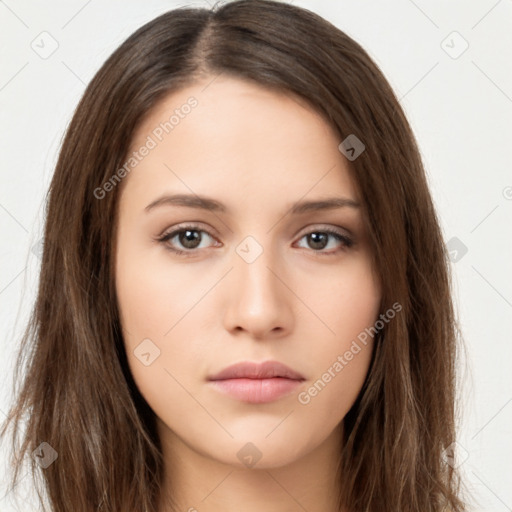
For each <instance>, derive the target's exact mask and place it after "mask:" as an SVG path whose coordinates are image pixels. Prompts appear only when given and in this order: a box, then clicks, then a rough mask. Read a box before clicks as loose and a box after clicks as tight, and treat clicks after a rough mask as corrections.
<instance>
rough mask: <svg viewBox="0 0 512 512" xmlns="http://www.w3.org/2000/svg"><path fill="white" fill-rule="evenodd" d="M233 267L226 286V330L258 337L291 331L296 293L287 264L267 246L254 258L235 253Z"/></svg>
mask: <svg viewBox="0 0 512 512" xmlns="http://www.w3.org/2000/svg"><path fill="white" fill-rule="evenodd" d="M233 267H234V268H233V271H232V272H230V283H229V285H228V286H227V287H226V293H227V294H228V297H227V298H226V302H225V304H227V307H226V308H225V314H224V327H225V328H226V330H228V331H229V332H231V333H232V334H236V333H237V331H238V332H240V331H242V332H245V333H246V334H247V335H249V336H250V337H252V338H254V339H268V338H279V337H283V336H286V335H288V334H289V333H290V332H291V330H292V329H293V321H294V317H293V310H292V302H293V293H292V291H291V290H290V289H289V288H288V286H287V275H286V274H287V272H286V271H285V270H284V268H285V267H284V265H283V264H281V262H279V261H277V259H276V258H274V257H272V255H271V253H270V251H265V250H264V251H263V252H262V254H260V255H259V257H258V258H257V259H256V260H255V261H252V262H248V261H246V260H244V259H243V258H242V257H240V256H239V255H238V254H236V253H235V254H234V264H233ZM288 280H289V279H288Z"/></svg>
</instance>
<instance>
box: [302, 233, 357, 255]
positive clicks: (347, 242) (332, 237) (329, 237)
mask: <svg viewBox="0 0 512 512" xmlns="http://www.w3.org/2000/svg"><path fill="white" fill-rule="evenodd" d="M303 239H306V243H307V244H308V245H309V248H311V249H314V252H318V253H320V254H322V255H326V256H330V255H333V254H337V253H338V252H339V251H340V250H343V249H344V248H349V247H352V245H353V244H354V242H353V240H352V239H351V238H350V237H348V236H347V235H345V234H343V233H341V232H339V231H337V230H335V229H332V228H322V229H317V230H315V231H310V232H309V233H306V234H305V235H304V236H302V238H301V240H303ZM330 241H333V242H334V246H336V243H338V245H341V249H338V250H334V251H328V252H323V250H324V249H326V248H332V245H333V244H330V245H331V247H329V243H330ZM306 248H307V247H306Z"/></svg>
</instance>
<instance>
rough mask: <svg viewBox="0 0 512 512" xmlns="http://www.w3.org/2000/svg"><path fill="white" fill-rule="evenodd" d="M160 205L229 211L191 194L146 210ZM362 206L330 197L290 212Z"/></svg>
mask: <svg viewBox="0 0 512 512" xmlns="http://www.w3.org/2000/svg"><path fill="white" fill-rule="evenodd" d="M158 206H182V207H186V208H196V209H201V210H207V211H210V212H219V213H226V212H228V209H227V207H226V206H225V205H224V204H223V203H221V202H219V201H216V200H215V199H212V198H209V197H205V196H198V195H191V194H174V195H164V196H162V197H159V198H158V199H156V200H155V201H153V202H152V203H150V204H148V205H147V206H146V208H145V209H144V210H145V211H146V212H149V211H151V210H153V209H154V208H156V207H158ZM360 206H361V205H360V203H358V202H357V201H355V200H353V199H349V198H346V197H329V198H326V199H317V200H313V201H297V202H296V203H294V204H292V205H291V208H290V213H291V214H292V215H297V214H301V213H308V212H317V211H323V210H334V209H337V208H345V207H350V208H359V207H360Z"/></svg>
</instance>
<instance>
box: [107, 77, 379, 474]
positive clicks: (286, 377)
mask: <svg viewBox="0 0 512 512" xmlns="http://www.w3.org/2000/svg"><path fill="white" fill-rule="evenodd" d="M211 80H212V79H211V78H210V79H209V80H206V81H205V82H203V83H200V84H197V85H194V86H191V87H189V88H186V89H183V90H181V91H180V92H177V93H173V94H172V95H170V96H168V97H167V98H166V99H165V100H164V101H163V102H161V104H160V105H159V106H158V107H157V108H156V109H155V110H154V111H152V112H151V114H150V115H149V116H148V117H147V118H146V119H145V121H144V122H143V123H142V124H141V125H140V127H139V128H138V131H137V132H136V135H135V137H134V140H133V141H132V151H136V152H137V155H135V156H133V155H132V156H133V158H134V160H132V161H131V163H132V164H133V163H135V165H133V168H131V170H130V171H129V173H127V175H126V176H125V177H124V178H123V182H122V184H121V185H118V186H122V192H121V197H120V203H119V211H118V214H119V218H118V231H117V244H116V276H115V278H116V291H117V299H118V305H119V310H120V315H121V324H122V328H123V336H124V342H125V348H126V352H127V357H128V361H129V365H130V369H131V372H132V374H133V377H134V380H135V382H136V384H137V386H138V388H139V390H140V392H141V394H142V395H143V397H144V398H145V400H146V401H147V402H148V404H149V405H150V407H151V408H152V409H153V411H154V412H155V415H156V417H157V425H158V429H159V433H160V435H161V438H162V441H163V443H164V444H167V445H168V446H171V445H172V446H176V445H177V444H181V445H183V446H187V447H188V448H191V449H192V450H194V451H195V453H199V454H201V455H203V456H206V457H208V458H210V459H213V460H217V461H220V462H223V463H227V464H231V465H236V466H242V465H243V464H246V459H244V457H245V456H246V455H249V456H252V455H254V456H256V457H261V459H260V461H259V462H258V467H277V466H282V465H285V464H288V463H291V462H293V461H294V460H296V459H298V458H300V457H302V456H305V455H307V454H308V453H309V452H312V451H313V450H315V449H317V448H318V447H320V446H321V445H322V443H325V442H326V440H328V439H330V438H332V436H333V435H334V433H336V432H337V431H338V430H339V429H337V428H336V427H338V426H339V425H340V423H341V422H342V420H343V418H344V416H345V414H346V413H347V411H348V410H349V409H350V407H351V406H352V404H353V403H354V401H355V399H356V397H357V395H358V393H359V391H360V389H361V387H362V385H363V383H364V380H365V377H366V374H367V371H368V367H369V363H370V359H371V352H372V349H373V345H372V340H371V338H368V337H366V339H365V341H364V342H362V340H363V338H365V336H364V335H363V336H362V333H364V332H365V329H366V328H369V327H371V326H373V325H374V322H375V321H376V319H377V318H378V313H379V311H378V309H379V301H380V284H379V280H378V278H377V277H376V275H375V273H374V270H373V268H372V265H371V252H370V246H369V239H368V233H367V231H366V228H365V225H364V222H363V212H362V206H361V205H360V204H359V196H358V191H357V188H356V186H355V184H354V182H353V181H352V179H351V178H350V176H349V170H348V167H347V164H348V162H347V160H346V159H345V157H344V156H343V155H342V154H341V153H340V151H339V149H338V145H339V144H340V142H341V140H340V139H339V137H337V136H336V134H335V133H334V132H333V131H332V129H331V128H330V126H329V125H328V124H327V123H326V122H325V121H324V120H323V119H322V118H321V116H319V115H318V114H317V113H315V112H314V111H313V110H311V109H310V108H309V107H308V106H307V105H306V104H305V103H304V102H303V101H301V100H299V99H298V98H295V97H292V96H291V95H290V94H286V95H284V94H280V93H276V92H273V91H271V90H268V89H266V88H263V87H261V86H259V85H254V84H250V83H248V82H245V81H241V80H237V79H234V78H227V77H222V76H221V77H218V78H217V79H216V80H214V81H213V82H211ZM210 82H211V83H210ZM209 83H210V85H208V84H209ZM186 105H189V106H188V107H186ZM172 116H174V117H172ZM170 119H171V121H169V120H170ZM165 123H167V124H165ZM144 147H145V148H146V150H144V149H143V148H144ZM173 196H181V197H178V198H176V197H174V199H173V198H172V197H173ZM331 200H333V201H332V202H329V201H331ZM322 201H324V203H321V202H322ZM325 201H327V202H325ZM358 204H359V206H358ZM354 342H355V344H354ZM356 347H357V348H356ZM264 362H267V363H268V362H270V363H271V364H269V365H268V366H266V367H264V368H263V369H262V368H259V367H258V366H257V365H258V364H259V363H264ZM272 362H274V363H275V362H277V363H281V364H282V365H286V367H288V369H290V370H291V371H292V372H293V373H292V374H286V372H285V371H284V370H283V368H282V367H278V366H276V365H273V364H272ZM237 363H255V365H253V366H252V367H251V368H248V367H246V368H245V369H244V368H241V369H240V372H242V373H239V374H231V375H230V377H231V378H227V379H218V380H212V378H215V377H216V376H218V374H219V372H221V371H223V370H224V369H225V368H227V367H230V366H232V365H235V364H237ZM265 369H266V370H268V371H269V372H274V373H273V374H272V373H261V372H262V371H263V370H265ZM251 372H252V373H251ZM220 377H222V375H221V376H220ZM228 377H229V376H228ZM247 443H251V444H247ZM241 449H242V451H240V450H241ZM244 450H245V451H244ZM258 453H259V454H260V455H258Z"/></svg>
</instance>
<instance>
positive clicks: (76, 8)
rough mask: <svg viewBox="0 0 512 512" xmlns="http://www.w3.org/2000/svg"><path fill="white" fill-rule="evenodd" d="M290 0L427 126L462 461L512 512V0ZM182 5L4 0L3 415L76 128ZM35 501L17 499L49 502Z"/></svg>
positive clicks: (0, 50) (496, 504) (1, 496)
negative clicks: (87, 95)
mask: <svg viewBox="0 0 512 512" xmlns="http://www.w3.org/2000/svg"><path fill="white" fill-rule="evenodd" d="M210 2H211V4H213V0H210ZM293 3H294V4H295V5H299V6H301V7H305V8H308V9H310V10H312V11H314V12H316V13H318V14H320V15H321V16H323V17H324V18H326V19H327V20H329V21H330V22H332V23H333V24H335V25H336V26H337V27H338V28H340V29H341V30H343V31H345V32H346V33H347V34H348V35H350V36H351V37H353V38H354V39H355V40H356V41H358V42H359V43H360V44H361V45H362V46H363V47H364V48H365V49H366V50H367V51H368V53H369V54H370V55H371V57H372V58H373V59H374V60H375V61H376V63H377V64H378V65H379V67H380V68H381V69H382V71H383V72H384V74H385V75H386V77H387V78H388V80H389V82H390V83H391V85H392V87H393V88H394V89H395V91H396V93H397V95H398V97H399V98H400V102H401V104H402V106H403V107H404V109H405V111H406V114H407V116H408V119H409V121H410V123H411V125H412V128H413V130H414V132H415V134H416V136H417V139H418V142H419V145H420V149H421V153H422V157H423V160H424V163H425V166H426V170H427V173H428V179H429V183H430V186H431V191H432V195H433V197H434V201H435V204H436V206H437V208H438V212H439V216H440V220H441V223H442V228H443V232H444V236H445V241H446V243H447V244H448V246H449V249H450V251H451V255H452V259H453V262H452V265H453V269H454V279H455V285H456V302H457V307H458V310H459V315H460V321H461V325H462V329H463V334H464V337H465V344H466V347H467V359H466V360H465V361H463V362H462V363H461V379H462V383H463V388H462V390H461V393H460V397H461V398H460V399H461V403H462V412H463V414H462V416H461V419H460V427H459V440H458V443H459V444H458V445H457V453H458V459H457V460H458V462H457V464H460V467H461V470H462V472H463V475H464V476H465V478H466V482H467V485H468V487H469V489H470V490H471V491H472V492H473V493H474V497H475V499H476V500H477V505H476V507H475V508H474V510H485V511H488V512H504V511H506V510H512V487H511V486H510V482H511V480H510V478H511V475H512V471H511V469H512V467H511V466H512V463H511V461H512V435H511V434H512V428H511V424H512V377H511V373H512V372H511V370H510V365H511V362H512V357H511V356H512V343H511V336H510V320H511V316H512V315H511V313H512V279H511V277H512V272H511V267H510V261H511V260H512V258H511V256H512V243H511V236H510V235H511V230H510V226H511V220H512V173H511V167H510V165H511V160H512V159H511V153H512V150H511V147H512V128H511V126H512V124H511V121H512V70H511V66H510V63H511V62H512V58H511V57H512V1H511V0H499V1H496V0H481V1H475V0H473V1H471V2H469V1H467V2H454V1H452V2H446V1H444V2H443V1H441V0H436V1H426V0H414V1H413V0H393V1H389V2H379V1H376V0H367V1H356V0H342V1H333V0H324V1H321V0H317V1H313V0H302V1H301V0H294V2H293ZM183 5H190V6H196V7H208V5H209V4H208V2H207V0H202V1H200V0H197V1H194V2H187V1H182V2H175V1H163V0H150V1H144V2H142V1H136V0H122V1H121V0H106V1H105V0H104V1H100V0H89V1H87V0H72V1H70V0H67V1H64V0H46V1H45V2H36V1H34V0H5V1H3V0H0V59H1V60H0V62H1V65H0V129H1V133H0V159H1V167H0V226H1V233H0V329H1V337H0V349H1V352H0V421H2V420H3V419H4V414H5V412H6V411H7V408H8V405H9V403H10V399H11V394H12V391H11V381H12V367H13V358H14V354H15V351H16V349H17V347H18V343H19V337H20V334H21V331H22V329H23V327H24V324H25V322H26V320H27V315H28V313H29V311H30V308H31V305H32V302H33V300H34V297H35V291H36V287H37V278H38V265H39V256H38V254H39V253H38V250H39V249H40V245H39V242H40V239H41V233H42V227H43V220H44V218H43V214H44V198H45V194H46V191H47V188H48V185H49V181H50V178H51V175H52V172H53V169H54V165H55V162H56V158H57V154H58V150H59V147H60V143H61V139H62V136H63V134H64V131H65V129H66V126H67V124H68V122H69V121H70V119H71V116H72V113H73V111H74V108H75V106H76V104H77V102H78V100H79V99H80V97H81V95H82V93H83V91H84V89H85V87H86V84H87V83H88V82H89V81H90V80H91V79H92V77H93V75H94V73H95V72H96V71H97V70H98V68H99V67H100V66H101V65H102V64H103V63H104V61H105V60H106V59H107V57H108V56H109V55H110V54H111V53H112V51H113V50H114V49H115V48H117V46H119V44H121V43H122V41H123V40H124V39H126V38H127V37H128V36H129V35H130V34H131V33H132V32H133V31H135V30H136V29H137V28H139V27H140V26H141V25H143V24H144V23H146V22H147V21H149V20H151V19H153V18H155V17H156V16H158V15H159V14H162V13H163V12H165V11H167V10H169V9H172V8H174V7H178V6H183ZM466 367H467V368H466ZM42 441H43V440H42ZM5 444H6V443H3V444H2V451H1V452H0V457H1V462H2V471H3V472H4V473H2V474H1V476H0V486H2V487H1V488H0V510H1V511H2V512H12V511H14V510H18V508H15V506H14V504H13V503H12V493H11V494H7V495H5V490H4V489H3V487H4V484H3V482H4V480H5V478H4V476H3V475H4V474H5V470H6V466H7V454H6V453H5V449H6V448H5ZM27 481H28V478H26V479H25V480H24V481H22V483H21V484H20V487H23V485H24V482H27ZM29 489H30V488H29ZM30 502H33V499H32V500H31V499H30V497H27V501H26V502H23V501H22V502H21V509H20V510H23V511H26V510H36V507H35V505H30V504H29V503H30Z"/></svg>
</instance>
